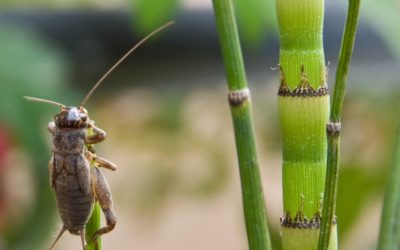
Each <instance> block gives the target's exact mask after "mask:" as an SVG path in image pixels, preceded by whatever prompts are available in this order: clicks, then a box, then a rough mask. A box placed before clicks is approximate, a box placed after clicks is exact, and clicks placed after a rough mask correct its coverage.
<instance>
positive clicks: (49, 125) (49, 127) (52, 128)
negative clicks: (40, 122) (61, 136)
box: [47, 122, 56, 135]
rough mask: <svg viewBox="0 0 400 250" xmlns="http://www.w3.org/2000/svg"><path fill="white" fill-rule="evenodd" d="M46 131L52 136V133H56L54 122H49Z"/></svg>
mask: <svg viewBox="0 0 400 250" xmlns="http://www.w3.org/2000/svg"><path fill="white" fill-rule="evenodd" d="M47 130H49V132H50V133H51V134H52V135H54V133H55V132H56V124H55V123H54V122H49V124H47Z"/></svg>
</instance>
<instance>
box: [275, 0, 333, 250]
mask: <svg viewBox="0 0 400 250" xmlns="http://www.w3.org/2000/svg"><path fill="white" fill-rule="evenodd" d="M276 8H277V9H276V10H277V16H278V23H279V37H280V51H279V66H280V71H281V79H280V82H281V85H280V87H279V91H278V95H279V97H278V104H279V105H278V106H279V120H280V128H281V134H282V146H283V164H282V171H283V174H282V177H283V180H282V182H283V209H284V213H285V215H284V217H283V218H282V219H281V230H282V247H283V249H284V250H286V249H287V250H294V249H295V250H303V249H316V248H317V246H318V237H319V228H320V222H321V209H322V204H321V201H322V197H323V191H324V186H325V176H326V161H327V137H326V124H327V123H328V118H329V95H328V91H327V84H326V67H325V56H324V51H323V39H322V31H323V20H324V0H276ZM330 232H331V234H332V235H333V237H332V240H331V243H330V245H329V249H337V242H336V238H337V237H336V234H337V233H336V229H332V230H331V231H330Z"/></svg>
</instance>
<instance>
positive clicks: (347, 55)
mask: <svg viewBox="0 0 400 250" xmlns="http://www.w3.org/2000/svg"><path fill="white" fill-rule="evenodd" d="M359 11H360V0H349V7H348V14H347V20H346V27H345V30H344V34H343V38H342V45H341V48H340V53H339V54H340V55H339V62H338V67H337V71H336V81H335V89H334V91H333V96H332V109H331V115H330V118H331V121H332V122H340V119H341V115H342V110H343V100H344V93H345V89H346V80H347V75H348V72H349V66H350V60H351V56H352V54H353V47H354V40H355V37H356V30H357V23H358V14H359Z"/></svg>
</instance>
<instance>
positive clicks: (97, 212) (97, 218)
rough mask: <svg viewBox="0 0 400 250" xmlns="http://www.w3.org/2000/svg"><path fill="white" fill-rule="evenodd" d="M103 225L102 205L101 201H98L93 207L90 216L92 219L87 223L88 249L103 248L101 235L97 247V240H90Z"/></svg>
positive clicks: (98, 249) (99, 249) (97, 249)
mask: <svg viewBox="0 0 400 250" xmlns="http://www.w3.org/2000/svg"><path fill="white" fill-rule="evenodd" d="M100 226H101V207H100V205H99V203H98V202H97V201H96V202H95V204H94V207H93V211H92V215H91V216H90V219H89V221H88V223H87V224H86V228H85V230H86V232H85V235H86V241H87V242H88V245H87V247H86V250H101V249H102V247H101V237H99V238H98V239H97V240H96V241H97V245H98V248H96V242H89V240H90V239H91V237H92V236H93V235H94V233H95V232H96V231H97V229H99V228H100Z"/></svg>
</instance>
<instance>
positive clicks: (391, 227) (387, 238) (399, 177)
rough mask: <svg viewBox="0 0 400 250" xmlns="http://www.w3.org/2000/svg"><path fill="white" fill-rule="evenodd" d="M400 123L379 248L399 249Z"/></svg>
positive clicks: (384, 205) (386, 249) (380, 249)
mask: <svg viewBox="0 0 400 250" xmlns="http://www.w3.org/2000/svg"><path fill="white" fill-rule="evenodd" d="M399 192H400V123H398V128H397V136H396V144H395V148H394V154H393V159H392V164H391V167H390V169H389V175H388V181H387V184H386V190H385V198H384V201H383V208H382V214H381V226H380V231H379V241H378V249H379V250H390V249H399V247H400V235H399V230H400V229H399V226H400V225H399V219H398V218H399V217H398V216H399V213H400V199H399Z"/></svg>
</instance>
